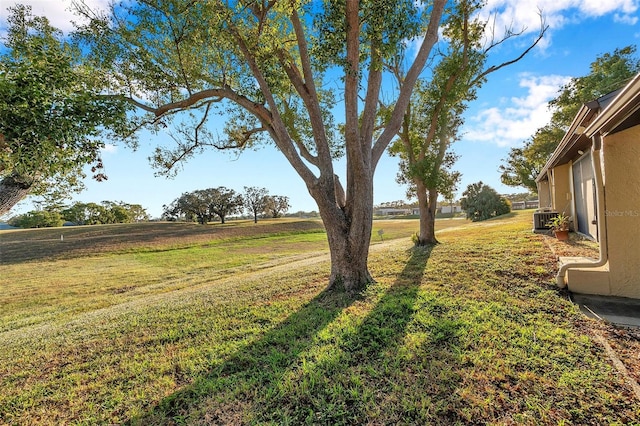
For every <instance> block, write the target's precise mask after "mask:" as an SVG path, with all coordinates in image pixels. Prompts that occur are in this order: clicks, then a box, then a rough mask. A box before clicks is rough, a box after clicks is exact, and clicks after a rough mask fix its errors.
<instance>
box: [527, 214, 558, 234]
mask: <svg viewBox="0 0 640 426" xmlns="http://www.w3.org/2000/svg"><path fill="white" fill-rule="evenodd" d="M556 216H558V212H535V213H534V214H533V229H534V230H536V231H545V230H548V229H550V227H549V225H547V223H549V221H550V220H551V219H553V218H554V217H556Z"/></svg>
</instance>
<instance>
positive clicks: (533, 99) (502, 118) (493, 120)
mask: <svg viewBox="0 0 640 426" xmlns="http://www.w3.org/2000/svg"><path fill="white" fill-rule="evenodd" d="M568 81H569V77H565V76H559V75H548V76H532V75H528V74H523V75H522V76H521V77H520V84H519V85H520V87H522V88H525V89H526V90H527V94H526V95H525V96H523V97H512V98H510V99H509V100H508V101H507V102H508V105H509V106H507V107H491V108H488V109H485V110H483V111H482V112H480V113H479V114H477V115H476V116H474V117H471V119H469V120H467V125H466V126H465V129H464V139H466V140H470V141H479V142H490V143H495V144H497V145H498V146H502V147H504V146H515V145H518V144H520V143H522V141H524V140H526V139H528V138H529V137H531V136H532V135H533V134H534V133H535V131H536V130H537V129H538V128H540V127H542V126H544V125H545V124H547V123H548V122H549V120H550V118H551V111H550V110H549V108H548V106H547V104H548V102H549V101H550V100H551V99H553V98H554V97H555V96H556V95H557V93H558V90H559V89H560V88H561V87H562V85H564V84H565V83H567V82H568Z"/></svg>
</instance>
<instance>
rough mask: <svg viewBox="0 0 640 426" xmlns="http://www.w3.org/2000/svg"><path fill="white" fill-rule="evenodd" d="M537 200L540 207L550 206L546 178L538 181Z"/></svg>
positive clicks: (549, 194)
mask: <svg viewBox="0 0 640 426" xmlns="http://www.w3.org/2000/svg"><path fill="white" fill-rule="evenodd" d="M538 201H540V204H539V207H540V208H544V207H552V203H551V188H550V186H549V181H548V180H543V181H540V182H538Z"/></svg>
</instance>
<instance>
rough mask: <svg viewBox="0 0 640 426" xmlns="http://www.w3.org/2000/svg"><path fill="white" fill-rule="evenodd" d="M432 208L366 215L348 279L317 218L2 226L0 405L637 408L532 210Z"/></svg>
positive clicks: (192, 413)
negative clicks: (403, 215) (426, 221)
mask: <svg viewBox="0 0 640 426" xmlns="http://www.w3.org/2000/svg"><path fill="white" fill-rule="evenodd" d="M292 223H295V225H292ZM453 224H456V225H462V226H459V227H455V228H450V229H443V228H444V227H446V226H450V225H453ZM164 225H166V226H168V225H167V224H164ZM158 226H160V225H158ZM176 226H178V225H176ZM179 226H183V225H179ZM193 226H194V227H195V225H193ZM439 227H440V228H441V229H442V230H441V231H440V232H439V233H438V238H439V239H440V241H441V242H442V244H439V245H437V246H435V247H432V248H428V249H412V248H411V242H410V235H411V234H412V233H413V232H415V231H416V230H417V221H375V222H374V232H373V234H374V235H373V236H372V243H373V245H372V249H371V255H370V269H371V272H372V274H373V276H374V277H375V278H376V279H377V283H375V284H372V285H371V286H370V287H369V288H368V289H367V291H366V292H365V293H364V294H362V295H359V296H357V297H348V296H347V295H345V294H330V293H326V292H325V291H324V288H325V286H326V284H327V279H328V272H329V269H328V268H329V263H328V256H327V248H326V241H325V239H324V238H325V235H324V233H323V231H322V229H321V228H320V227H318V225H317V223H316V224H313V225H311V224H308V223H307V224H304V225H301V224H298V222H291V223H283V222H278V221H275V222H271V223H269V222H267V223H264V224H262V225H261V226H260V227H259V228H260V229H259V230H258V227H251V226H249V225H248V224H244V225H243V224H237V225H233V228H232V227H227V228H224V229H235V230H234V231H233V232H231V231H229V232H227V233H224V232H223V231H222V230H223V227H221V226H220V225H211V226H209V227H206V228H204V227H200V228H199V232H200V233H202V232H204V231H203V230H206V232H207V233H208V234H207V236H206V237H202V236H201V235H199V234H198V231H196V230H197V229H198V228H197V227H196V228H190V227H188V226H187V227H186V228H185V229H186V230H183V231H179V230H178V229H173V230H171V231H169V230H167V229H165V231H166V233H167V234H166V235H165V236H164V237H162V238H160V237H158V238H153V235H160V234H161V231H160V230H159V229H158V228H156V229H155V231H153V229H154V228H153V227H151V226H150V227H149V228H146V231H145V232H138V234H140V238H139V239H138V240H136V238H134V237H133V235H135V234H136V232H133V230H134V229H135V228H126V227H125V228H119V229H118V232H115V231H114V232H112V234H122V233H125V234H128V235H129V236H130V239H129V241H127V240H126V239H122V240H117V239H116V240H113V238H112V239H109V238H108V237H107V236H105V237H104V239H100V241H101V242H103V243H104V244H102V245H101V244H99V243H96V241H97V240H98V239H97V238H96V236H95V235H93V234H91V233H87V234H85V235H84V237H82V238H80V237H78V241H76V243H72V240H73V237H72V236H71V235H69V236H68V238H65V241H64V242H60V241H56V243H55V244H58V245H60V244H66V243H67V242H69V243H70V246H71V248H70V249H69V250H66V251H65V250H62V249H59V247H58V246H54V245H53V244H54V243H53V241H49V242H47V241H48V240H55V238H54V237H55V235H56V234H55V232H56V231H54V230H46V231H28V232H27V231H10V232H7V231H4V232H2V233H0V250H4V249H6V252H9V253H10V254H11V256H9V257H7V256H5V257H4V258H2V253H5V252H0V262H3V264H2V265H1V268H2V270H1V275H0V288H1V289H2V292H0V424H21V425H22V424H24V425H32V424H51V425H54V424H55V425H58V424H122V423H129V424H140V425H147V424H273V425H282V424H285V425H286V424H291V425H298V424H323V425H325V424H326V425H339V424H417V425H425V424H436V425H437V424H442V425H449V424H532V425H534V424H550V425H551V424H553V425H556V424H565V425H569V424H575V425H584V424H598V425H599V424H634V423H635V424H638V423H640V409H639V408H638V404H637V401H635V400H634V399H633V396H632V394H631V392H630V390H629V389H627V388H626V387H625V384H624V382H623V380H622V379H621V378H620V377H619V376H618V375H617V374H616V371H615V369H614V368H613V367H612V366H611V364H610V363H609V362H608V358H607V357H606V356H605V354H604V351H603V350H602V349H601V348H600V346H598V345H597V344H596V343H594V340H592V337H591V335H590V333H589V322H588V320H587V319H585V318H583V317H582V315H581V314H580V313H579V312H578V311H577V310H576V308H574V307H573V306H572V305H571V304H570V303H569V302H568V301H567V300H566V299H565V298H564V297H563V295H562V294H560V293H559V292H558V291H557V290H556V289H555V287H553V283H554V279H553V275H554V273H555V269H554V268H555V259H554V257H553V255H552V254H551V253H550V252H549V250H548V249H547V247H546V246H545V245H544V244H543V242H542V238H541V237H540V236H536V235H533V234H531V232H530V227H531V218H530V212H524V213H517V214H511V215H508V216H507V217H504V218H500V219H497V220H491V221H487V222H485V223H479V224H469V223H468V222H465V221H449V220H446V219H445V220H443V221H440V222H439ZM96 229H98V228H96ZM113 229H115V228H113ZM238 229H241V230H240V231H238ZM378 229H384V234H383V237H384V241H380V238H379V236H378V235H377V230H378ZM99 230H100V232H104V233H106V234H109V232H111V231H109V230H108V229H107V230H105V228H100V229H99ZM81 231H82V232H89V230H88V229H86V228H85V229H80V228H77V229H76V230H75V231H74V232H81ZM47 232H52V234H46V233H47ZM181 232H182V234H181ZM38 233H39V236H35V237H34V235H35V234H38ZM169 235H170V236H169ZM180 235H182V237H181V236H180ZM58 239H59V231H58ZM81 240H82V241H84V246H83V245H82V244H81V243H80V241H81ZM38 241H41V245H45V246H46V245H47V244H50V249H49V250H48V251H47V250H40V249H35V248H34V249H33V250H30V249H29V247H30V246H31V245H33V246H38ZM90 241H93V243H91V244H89V242H90ZM74 244H75V245H74ZM92 244H93V245H92ZM105 247H106V248H105ZM54 248H55V249H54ZM56 250H57V251H56Z"/></svg>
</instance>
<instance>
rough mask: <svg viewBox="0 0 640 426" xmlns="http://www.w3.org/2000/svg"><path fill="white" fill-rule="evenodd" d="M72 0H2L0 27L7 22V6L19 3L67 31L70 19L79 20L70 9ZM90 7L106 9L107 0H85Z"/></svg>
mask: <svg viewBox="0 0 640 426" xmlns="http://www.w3.org/2000/svg"><path fill="white" fill-rule="evenodd" d="M71 1H72V0H19V1H18V0H2V2H1V3H2V4H1V5H0V27H5V26H6V22H7V16H8V12H7V7H9V6H13V5H15V4H18V3H21V4H26V5H29V6H31V9H32V12H33V14H34V15H36V16H46V17H47V18H48V19H49V22H50V23H51V25H53V26H54V27H56V28H58V29H60V30H62V31H63V32H65V33H66V32H68V31H71V30H72V29H73V25H72V23H71V21H76V22H79V21H81V19H80V18H79V17H78V16H76V15H74V14H73V12H72V11H71ZM85 3H86V4H87V5H88V6H89V7H90V8H92V9H102V10H104V9H106V8H107V6H108V4H109V0H85Z"/></svg>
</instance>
